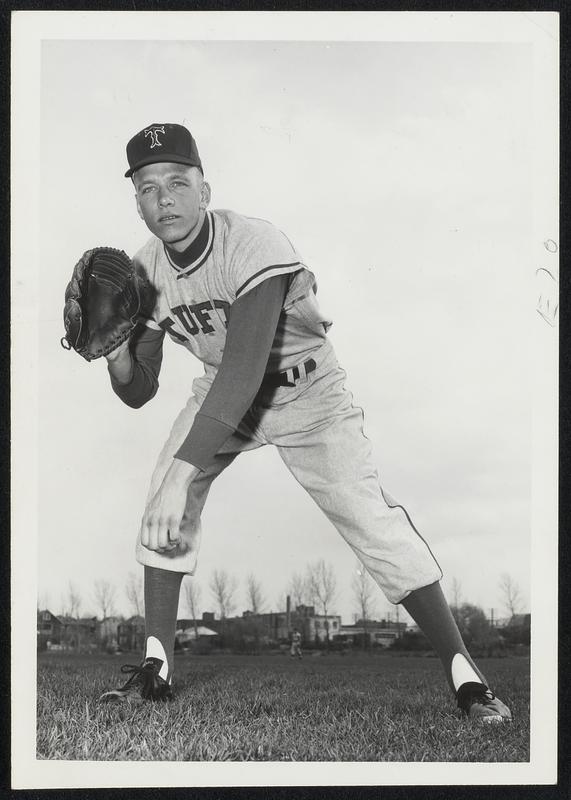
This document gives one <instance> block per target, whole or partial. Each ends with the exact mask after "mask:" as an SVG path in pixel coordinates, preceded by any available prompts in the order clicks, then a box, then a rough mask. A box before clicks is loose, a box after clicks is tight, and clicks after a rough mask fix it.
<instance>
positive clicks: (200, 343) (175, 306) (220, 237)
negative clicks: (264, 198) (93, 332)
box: [134, 210, 331, 372]
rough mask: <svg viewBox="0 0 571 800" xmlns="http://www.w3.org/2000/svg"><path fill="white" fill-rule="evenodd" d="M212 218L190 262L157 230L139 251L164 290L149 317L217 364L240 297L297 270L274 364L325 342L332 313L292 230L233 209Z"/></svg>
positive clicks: (277, 367)
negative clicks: (322, 304) (326, 311)
mask: <svg viewBox="0 0 571 800" xmlns="http://www.w3.org/2000/svg"><path fill="white" fill-rule="evenodd" d="M206 224H207V225H208V236H207V237H205V243H204V247H203V250H202V252H200V253H199V254H198V255H197V256H196V257H195V259H194V261H193V262H192V263H191V264H188V265H187V266H185V267H179V266H177V265H176V264H175V263H174V262H173V261H172V260H171V259H170V258H169V256H168V253H167V251H166V250H165V247H164V245H163V243H162V242H161V241H160V240H159V239H157V238H155V237H153V238H152V239H150V240H149V241H148V242H147V243H146V244H145V245H144V247H142V248H141V250H139V252H138V253H137V254H136V256H135V258H134V260H135V262H136V264H137V266H138V268H139V269H142V270H143V271H144V272H145V273H146V274H147V276H148V278H149V280H150V281H151V282H152V283H153V285H154V286H155V287H156V289H157V290H158V296H157V301H156V304H155V308H154V310H153V312H152V315H151V318H150V319H149V320H148V321H147V325H148V326H149V327H151V328H155V329H162V330H164V331H165V332H166V333H168V335H169V336H170V338H171V339H172V340H173V341H174V342H176V343H177V344H181V345H182V346H183V347H186V348H187V349H188V350H190V352H191V353H193V354H194V355H195V356H196V357H197V358H199V359H200V360H201V361H202V362H203V363H204V364H206V365H207V366H209V367H211V368H217V367H218V366H219V365H220V361H221V359H222V353H223V351H224V345H225V342H226V327H227V322H228V309H229V308H230V306H231V305H232V303H233V302H234V301H235V300H237V299H238V298H239V297H243V296H244V295H245V294H246V293H247V292H248V291H250V290H251V289H253V288H254V287H256V286H258V285H259V284H260V283H262V281H264V280H267V279H268V278H270V277H273V276H275V275H283V274H290V275H291V276H292V278H291V282H290V287H289V290H288V293H287V296H286V299H285V302H284V308H283V312H282V314H281V316H280V320H279V323H278V328H277V332H276V336H275V340H274V343H273V346H272V350H271V352H270V358H269V361H268V368H267V370H268V371H269V372H278V371H282V370H285V369H289V368H290V367H293V366H295V365H296V364H298V363H299V362H300V361H302V360H303V359H304V358H306V357H307V355H308V354H309V353H311V352H313V351H315V350H316V349H318V348H319V347H320V346H321V345H322V344H323V339H324V337H325V335H326V332H327V330H328V328H329V327H330V325H331V321H330V320H328V319H327V318H326V317H325V316H324V315H323V314H322V312H321V310H320V309H319V306H318V304H317V300H316V296H315V293H316V283H315V277H314V275H313V273H312V272H311V271H310V270H309V269H308V268H307V266H306V265H305V264H304V263H303V260H302V258H301V256H300V254H299V253H298V252H297V250H296V249H295V248H294V246H293V245H292V243H291V242H290V241H289V239H288V238H287V236H285V234H283V233H282V232H281V231H280V230H278V229H277V228H276V227H275V226H274V225H272V224H271V223H270V222H266V221H265V220H261V219H254V218H252V217H245V216H243V215H241V214H236V213H234V212H233V211H226V210H217V211H207V212H206Z"/></svg>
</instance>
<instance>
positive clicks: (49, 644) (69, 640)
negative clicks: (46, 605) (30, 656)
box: [37, 609, 98, 650]
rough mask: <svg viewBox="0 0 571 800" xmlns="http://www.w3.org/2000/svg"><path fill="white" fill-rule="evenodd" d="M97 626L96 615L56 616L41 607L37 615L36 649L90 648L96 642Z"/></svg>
mask: <svg viewBox="0 0 571 800" xmlns="http://www.w3.org/2000/svg"><path fill="white" fill-rule="evenodd" d="M97 627H98V623H97V617H80V618H76V617H69V616H56V615H55V614H52V612H51V611H49V610H48V609H43V610H41V611H38V617H37V641H38V649H40V650H46V649H47V650H55V649H58V650H71V649H91V648H93V647H95V646H96V644H97Z"/></svg>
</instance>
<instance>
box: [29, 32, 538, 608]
mask: <svg viewBox="0 0 571 800" xmlns="http://www.w3.org/2000/svg"><path fill="white" fill-rule="evenodd" d="M530 79H531V50H530V48H529V47H528V46H527V45H525V44H523V43H470V42H463V43H460V42H457V43H455V42H451V43H437V42H436V43H430V42H426V43H422V42H410V43H409V42H339V41H336V42H334V41H332V42H297V41H291V42H287V41H285V42H284V41H282V42H278V41H275V42H273V41H257V42H251V41H250V42H248V41H140V40H139V41H129V42H127V41H112V40H109V41H105V40H97V41H95V40H94V41H90V40H89V39H87V40H83V41H77V40H76V41H73V40H70V41H65V40H58V39H55V40H44V42H43V45H42V54H41V127H40V147H41V173H40V208H41V240H42V264H41V271H40V281H41V283H40V301H39V363H40V373H39V394H38V423H39V446H38V452H39V463H38V470H39V472H38V476H39V530H38V596H39V602H40V604H41V605H42V606H48V607H50V608H51V609H52V610H53V611H56V612H58V611H61V610H63V607H65V602H66V597H67V595H68V587H69V583H70V582H72V583H73V584H74V585H75V586H76V588H77V589H79V591H80V594H81V596H82V600H83V603H82V611H83V612H84V613H89V612H93V613H95V611H96V607H95V603H94V600H93V585H94V582H95V581H96V580H108V581H109V582H111V583H112V584H113V585H114V586H115V587H116V589H117V610H118V611H120V612H122V613H130V609H129V605H128V602H127V599H126V597H125V592H124V588H125V584H126V581H127V577H128V575H129V573H135V574H136V575H140V574H141V573H142V567H140V566H139V565H138V564H137V563H136V562H135V559H134V542H135V538H136V533H137V529H138V525H139V522H140V519H141V516H142V513H143V510H144V502H145V497H146V492H147V486H148V481H149V479H150V476H151V472H152V469H153V466H154V462H155V459H156V457H157V455H158V452H159V450H160V448H161V446H162V443H163V441H164V439H165V437H166V436H167V435H168V432H169V429H170V425H171V424H172V422H173V420H174V418H175V416H176V414H177V413H178V411H179V410H180V408H182V406H183V405H184V404H185V403H186V400H187V398H188V395H189V393H190V386H191V383H192V379H193V377H195V376H196V375H198V374H200V371H201V365H200V364H199V363H198V362H197V361H196V360H193V358H192V357H191V356H190V355H189V354H188V353H187V352H186V351H184V350H183V348H177V347H175V346H174V345H172V344H171V343H170V342H167V343H166V346H165V357H164V361H163V368H162V372H161V387H160V390H159V393H158V395H157V396H156V397H155V399H154V400H153V401H152V402H151V403H149V404H148V405H146V406H145V407H144V408H142V409H140V410H138V411H133V410H132V409H129V408H128V407H126V406H123V405H122V404H121V402H120V401H119V399H118V398H117V397H116V396H115V395H114V394H113V392H112V391H111V389H110V385H109V381H108V378H107V373H106V366H105V363H104V362H103V361H98V362H94V363H91V364H88V363H87V362H84V361H83V360H82V359H81V358H80V357H79V356H77V355H76V354H75V353H73V352H72V353H68V352H66V351H65V350H63V349H62V348H61V347H60V343H59V341H60V338H61V336H62V335H63V333H64V330H63V323H62V309H63V296H64V290H65V287H66V284H67V281H68V280H69V277H70V275H71V271H72V269H73V265H74V264H75V263H76V261H77V260H78V258H79V256H80V255H81V254H82V253H83V251H84V250H86V249H89V248H90V247H93V246H96V245H103V244H105V245H111V246H115V247H120V248H122V249H124V250H126V251H127V252H128V253H129V254H130V255H132V254H134V252H135V251H136V250H137V249H138V248H139V247H140V246H141V245H142V244H143V243H144V242H145V241H146V240H147V238H148V236H149V235H150V234H149V233H148V231H147V230H146V229H145V227H144V224H143V223H142V222H141V220H140V219H139V217H138V216H137V213H136V209H135V203H134V199H133V190H132V185H131V183H130V181H128V180H126V179H125V178H124V177H123V174H124V172H125V169H126V168H127V164H126V158H125V145H126V142H127V141H128V139H129V138H130V137H131V136H132V135H133V134H134V133H136V132H137V131H138V130H140V129H141V128H142V127H144V126H145V125H148V124H150V123H153V122H158V123H160V122H178V123H182V124H185V125H187V126H188V127H189V128H190V130H191V131H192V133H193V135H194V136H195V138H196V141H197V144H198V148H199V151H200V154H201V157H202V161H203V164H204V167H205V174H206V178H207V180H208V181H209V182H210V184H211V186H212V202H211V207H213V208H230V209H232V210H234V211H237V212H240V213H244V214H248V215H252V216H258V217H262V218H265V219H269V220H271V221H272V222H273V223H274V224H275V225H277V226H278V227H279V228H280V229H282V230H283V231H285V232H286V233H287V235H288V237H289V238H290V239H291V240H292V241H293V242H294V243H295V245H296V247H297V249H298V250H299V251H300V252H301V253H302V254H303V256H304V259H305V261H306V263H307V264H308V265H310V267H311V268H312V270H313V271H314V272H315V274H316V276H317V281H318V287H319V288H318V298H319V300H320V303H321V305H322V306H323V308H324V309H325V310H326V311H327V312H328V313H329V314H330V315H331V317H332V319H333V320H334V325H333V328H332V329H331V332H330V334H329V336H330V339H331V341H332V343H333V345H334V347H335V350H336V352H337V354H338V357H339V361H340V363H341V365H342V366H343V367H344V369H345V370H346V371H347V373H348V379H347V386H348V388H350V389H351V391H352V392H353V394H354V398H355V402H356V404H357V405H359V406H362V407H363V408H364V411H365V432H366V434H367V436H368V437H369V438H370V439H371V440H372V443H373V447H374V450H375V455H376V460H377V463H378V465H379V470H380V475H381V481H382V483H383V486H384V487H385V488H386V489H387V490H388V491H389V493H390V494H391V495H392V496H394V497H396V498H397V499H398V500H399V502H401V503H402V504H404V505H405V506H406V508H407V510H408V511H409V513H410V515H411V517H412V519H413V521H414V522H415V525H416V527H417V528H418V529H419V530H420V531H421V533H422V535H423V536H424V538H426V539H427V540H428V542H429V543H430V546H431V548H432V550H433V551H434V553H435V555H436V557H437V559H438V561H439V563H440V565H441V567H442V569H443V571H444V575H445V578H444V581H443V588H444V591H445V593H446V594H447V596H448V597H449V598H450V596H451V594H450V592H451V586H452V581H453V579H456V580H457V581H458V582H459V584H460V586H461V590H462V597H463V599H464V600H466V601H468V602H472V603H476V604H478V605H481V606H482V607H483V608H484V609H485V610H486V613H490V610H491V609H494V615H495V616H496V617H497V616H505V613H506V612H505V608H503V603H502V594H501V591H500V589H499V583H500V579H501V576H502V574H504V573H508V574H509V575H510V576H511V578H512V579H513V580H514V581H515V582H516V583H517V585H518V586H519V589H520V593H521V599H522V603H521V610H522V611H524V610H529V606H530V563H531V550H530V546H531V491H532V487H531V480H532V449H531V435H532V406H531V404H532V388H533V387H532V384H533V379H534V376H533V372H532V370H531V369H530V352H531V346H532V337H533V335H534V333H535V328H536V326H539V325H544V326H545V323H544V322H542V321H541V318H540V317H539V316H538V315H537V313H536V309H535V304H536V299H537V298H536V292H535V287H534V277H535V269H536V267H537V266H538V265H537V264H536V263H535V262H534V259H533V253H535V252H536V250H537V243H536V242H533V241H532V238H531V237H532V222H533V191H532V174H531V172H532V145H533V142H532V141H531V138H530V134H529V131H530V123H531V113H532V109H531V99H530ZM545 327H547V326H545ZM319 558H324V559H325V560H326V561H328V562H329V563H330V564H331V565H332V566H333V568H334V570H335V573H336V576H337V581H338V593H337V597H336V601H335V603H334V604H333V607H334V610H335V611H336V612H337V613H339V614H341V615H342V618H343V621H344V622H347V623H349V622H352V621H353V614H354V612H355V611H356V610H357V609H356V604H355V601H354V599H353V597H352V592H351V588H350V587H351V579H352V577H353V575H354V574H355V571H356V568H357V566H356V563H355V560H354V558H353V556H352V554H351V551H350V550H349V548H348V547H347V545H346V544H345V543H344V542H343V541H342V540H341V537H340V536H339V535H338V534H337V533H336V531H335V530H334V529H333V528H332V526H331V525H330V523H329V522H328V521H327V520H326V519H325V517H324V516H322V515H321V512H320V511H319V510H318V509H317V508H316V507H315V506H314V505H313V503H312V501H311V500H310V499H309V498H308V497H307V496H306V495H305V494H304V491H303V489H302V488H301V487H300V486H299V485H298V484H297V483H296V482H295V481H294V480H293V479H292V478H291V477H290V476H289V474H288V473H287V471H286V470H285V468H284V467H283V465H282V463H281V460H280V459H279V457H278V455H277V453H276V452H274V451H273V450H271V449H270V448H263V449H262V450H260V451H257V452H255V453H251V454H245V455H243V456H241V457H240V458H239V459H238V460H237V461H236V462H235V464H234V465H233V466H232V467H231V468H230V469H229V470H227V471H226V472H225V473H224V474H223V475H222V476H221V477H220V478H218V479H217V481H216V482H215V484H214V486H213V489H212V491H211V494H210V497H209V499H208V502H207V505H206V508H205V511H204V514H203V544H202V550H201V556H200V560H199V567H198V571H197V574H196V578H195V579H196V581H197V583H198V584H199V586H200V587H201V592H202V602H201V604H200V607H201V610H214V608H215V606H214V602H213V600H212V598H211V594H210V590H209V580H210V576H211V574H212V572H213V570H214V569H226V570H227V571H228V572H230V573H231V574H233V575H235V576H236V578H237V580H238V581H239V582H240V589H241V591H240V593H239V595H238V598H237V599H238V602H237V611H238V612H241V611H242V610H244V609H246V608H247V603H246V598H245V585H246V576H247V575H248V573H250V572H252V573H253V574H254V575H255V576H256V577H257V578H258V579H259V580H260V582H261V584H262V587H263V593H264V596H265V598H266V605H265V608H266V610H279V604H280V603H281V600H282V598H283V597H284V595H285V591H286V587H287V584H288V582H289V579H290V578H291V575H292V574H293V573H294V572H302V571H303V570H304V569H305V567H306V565H307V563H309V562H311V561H315V560H317V559H319ZM376 610H377V614H378V616H385V615H386V614H387V612H388V611H392V613H393V618H394V613H395V612H394V607H391V606H390V604H389V603H388V602H387V601H386V600H385V599H384V598H383V596H382V595H381V593H380V591H379V593H378V602H377V608H376ZM179 613H180V614H181V615H186V614H187V609H186V608H185V607H184V605H181V607H180V610H179ZM402 618H406V615H405V614H403V613H402V612H401V619H402Z"/></svg>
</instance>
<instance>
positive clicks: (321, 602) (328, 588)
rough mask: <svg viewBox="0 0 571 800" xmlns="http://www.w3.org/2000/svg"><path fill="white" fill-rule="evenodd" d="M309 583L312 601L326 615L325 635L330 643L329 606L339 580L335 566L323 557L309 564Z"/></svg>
mask: <svg viewBox="0 0 571 800" xmlns="http://www.w3.org/2000/svg"><path fill="white" fill-rule="evenodd" d="M307 585H308V589H309V593H310V596H311V601H312V603H314V605H316V606H317V607H318V608H319V609H320V610H321V612H322V613H323V615H324V616H325V618H326V619H325V635H326V638H327V643H328V644H329V621H328V620H327V616H328V612H329V608H330V607H331V603H332V602H333V600H334V598H335V594H336V592H337V580H336V578H335V573H334V572H333V567H332V566H331V565H330V564H326V563H325V561H324V560H323V559H320V560H319V561H315V562H313V563H312V564H309V565H308V567H307Z"/></svg>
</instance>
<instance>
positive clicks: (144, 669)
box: [99, 658, 173, 703]
mask: <svg viewBox="0 0 571 800" xmlns="http://www.w3.org/2000/svg"><path fill="white" fill-rule="evenodd" d="M162 665H163V662H162V661H161V659H160V658H146V659H145V660H144V661H143V664H142V665H141V666H140V667H139V666H137V665H136V664H124V665H123V666H122V667H121V672H123V673H129V672H130V673H131V677H130V678H129V680H128V681H127V683H125V684H124V685H123V686H121V688H120V689H112V690H111V691H110V692H104V693H103V694H102V695H101V697H100V698H99V702H100V703H117V702H125V701H127V702H136V703H138V702H141V701H142V700H172V698H173V693H172V689H171V687H170V685H169V684H168V683H167V682H166V681H165V680H164V678H161V677H160V675H159V670H160V669H161V667H162Z"/></svg>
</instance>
